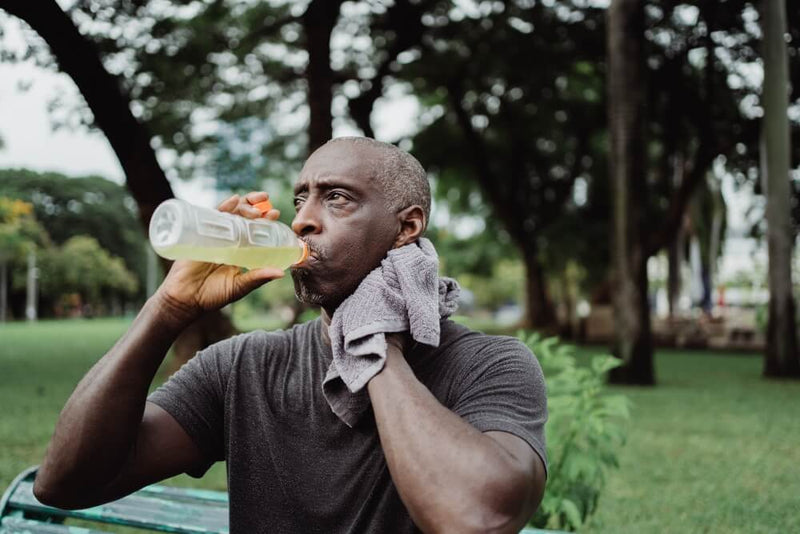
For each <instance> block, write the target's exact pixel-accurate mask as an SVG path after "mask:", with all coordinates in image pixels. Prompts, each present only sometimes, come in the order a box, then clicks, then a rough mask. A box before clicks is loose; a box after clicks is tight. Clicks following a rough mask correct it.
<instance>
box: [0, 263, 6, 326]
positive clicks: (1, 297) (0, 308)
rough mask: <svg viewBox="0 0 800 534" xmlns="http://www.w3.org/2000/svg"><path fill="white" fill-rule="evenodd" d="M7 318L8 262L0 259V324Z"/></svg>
mask: <svg viewBox="0 0 800 534" xmlns="http://www.w3.org/2000/svg"><path fill="white" fill-rule="evenodd" d="M7 317H8V260H5V259H2V258H0V323H4V322H6V318H7Z"/></svg>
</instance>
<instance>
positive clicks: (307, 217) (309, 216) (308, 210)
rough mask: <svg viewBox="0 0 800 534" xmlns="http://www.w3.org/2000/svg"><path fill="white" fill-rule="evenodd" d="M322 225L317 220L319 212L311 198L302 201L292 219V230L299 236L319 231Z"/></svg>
mask: <svg viewBox="0 0 800 534" xmlns="http://www.w3.org/2000/svg"><path fill="white" fill-rule="evenodd" d="M321 228H322V225H321V224H320V222H319V212H318V210H317V209H315V207H314V203H313V202H312V201H311V199H309V200H306V201H305V202H303V205H302V206H301V207H300V209H299V210H298V211H297V213H295V216H294V220H292V230H294V233H295V234H297V235H299V236H301V237H302V236H305V235H308V234H316V233H319V231H320V229H321Z"/></svg>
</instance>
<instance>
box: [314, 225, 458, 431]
mask: <svg viewBox="0 0 800 534" xmlns="http://www.w3.org/2000/svg"><path fill="white" fill-rule="evenodd" d="M438 271H439V257H438V256H437V254H436V249H435V248H434V247H433V244H432V243H431V242H430V241H429V240H427V239H425V238H420V239H419V240H418V241H416V242H415V243H411V244H409V245H405V246H403V247H400V248H396V249H392V250H390V251H389V253H388V254H387V256H386V258H384V260H383V261H382V262H381V265H380V267H377V268H376V269H375V270H373V271H372V272H371V273H369V274H368V275H367V276H366V278H364V280H362V281H361V284H360V285H359V286H358V288H357V289H356V290H355V292H353V294H352V295H350V296H349V297H348V298H347V299H346V300H345V301H344V302H343V303H342V304H341V305H340V306H339V307H338V308H337V310H336V312H335V313H334V314H333V317H332V318H331V325H330V329H329V333H330V338H331V350H332V351H333V361H332V362H331V365H330V367H329V368H328V372H327V374H326V376H325V380H324V381H323V382H322V390H323V393H324V394H325V398H326V399H327V401H328V404H329V405H330V407H331V409H332V410H333V413H335V414H336V415H337V416H339V419H341V420H342V421H344V422H345V423H346V424H347V425H348V426H350V427H352V426H354V425H355V424H356V423H357V422H358V419H359V417H360V416H361V414H363V413H364V411H366V410H367V408H369V396H368V395H367V391H366V389H365V386H366V385H367V382H369V381H370V379H371V378H372V377H373V376H375V375H376V374H378V373H379V372H380V371H381V369H383V365H384V363H385V362H386V336H385V335H384V334H386V333H392V332H405V331H409V332H410V333H411V337H412V338H413V339H414V340H415V341H417V342H418V343H423V344H425V345H431V346H433V347H438V346H439V334H440V327H439V321H440V319H441V318H443V317H449V316H450V315H452V314H453V312H455V311H456V308H457V307H458V302H457V301H458V294H459V287H458V283H457V282H456V281H455V280H453V279H451V278H439V275H438Z"/></svg>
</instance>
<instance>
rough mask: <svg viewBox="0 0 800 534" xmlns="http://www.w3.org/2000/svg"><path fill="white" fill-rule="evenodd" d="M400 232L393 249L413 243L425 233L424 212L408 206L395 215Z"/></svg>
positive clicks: (416, 207) (417, 207)
mask: <svg viewBox="0 0 800 534" xmlns="http://www.w3.org/2000/svg"><path fill="white" fill-rule="evenodd" d="M397 221H398V222H399V223H400V231H399V232H398V233H397V237H396V238H395V240H394V248H400V247H402V246H403V245H408V244H409V243H413V242H414V241H416V240H417V239H419V237H420V236H421V235H422V232H424V231H425V223H426V222H427V221H426V220H425V212H424V211H423V210H422V208H421V207H419V206H417V205H416V204H415V205H413V206H409V207H407V208H405V209H403V210H401V211H399V212H398V213H397Z"/></svg>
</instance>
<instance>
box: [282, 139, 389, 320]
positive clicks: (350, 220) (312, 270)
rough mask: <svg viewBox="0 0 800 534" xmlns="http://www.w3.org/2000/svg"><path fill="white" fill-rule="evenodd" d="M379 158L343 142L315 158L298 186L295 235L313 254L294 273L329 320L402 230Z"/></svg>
mask: <svg viewBox="0 0 800 534" xmlns="http://www.w3.org/2000/svg"><path fill="white" fill-rule="evenodd" d="M379 157H380V153H379V152H378V151H376V150H374V149H372V148H370V147H367V146H363V145H355V144H352V143H348V142H340V143H336V144H333V145H328V146H326V147H324V148H322V149H320V150H318V151H316V152H315V153H314V154H312V155H311V157H310V158H309V159H308V160H307V161H306V164H305V166H304V167H303V170H302V171H301V172H300V176H299V178H298V180H297V183H296V184H295V209H296V215H295V218H294V221H292V229H293V230H294V231H295V233H296V234H297V235H299V236H300V237H301V239H302V240H303V241H305V242H306V243H308V246H309V248H310V249H311V254H310V257H309V259H308V261H307V262H305V263H304V264H303V265H302V266H298V267H293V268H292V278H293V279H294V286H295V293H296V294H297V297H298V299H299V300H301V301H302V302H307V303H309V304H318V305H320V306H322V307H323V308H325V310H326V311H328V312H329V313H330V314H332V313H333V311H334V310H335V309H336V307H337V306H339V304H341V303H342V301H343V300H344V299H345V298H347V297H348V296H350V294H352V293H353V291H355V290H356V288H357V287H358V285H359V284H360V283H361V280H363V279H364V277H365V276H366V275H367V274H368V273H369V272H370V271H372V270H373V269H374V268H375V267H377V266H378V265H380V263H381V260H382V259H383V258H384V257H385V256H386V253H387V251H389V250H390V249H391V248H392V246H393V244H394V241H395V238H396V236H397V233H398V231H399V228H400V224H399V221H398V220H397V217H396V216H395V214H394V213H391V212H389V211H388V209H387V207H386V206H387V202H386V199H385V197H384V193H383V191H382V190H381V189H380V185H379V184H378V183H377V181H376V180H375V178H374V171H373V168H374V165H375V163H376V160H377V158H379Z"/></svg>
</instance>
